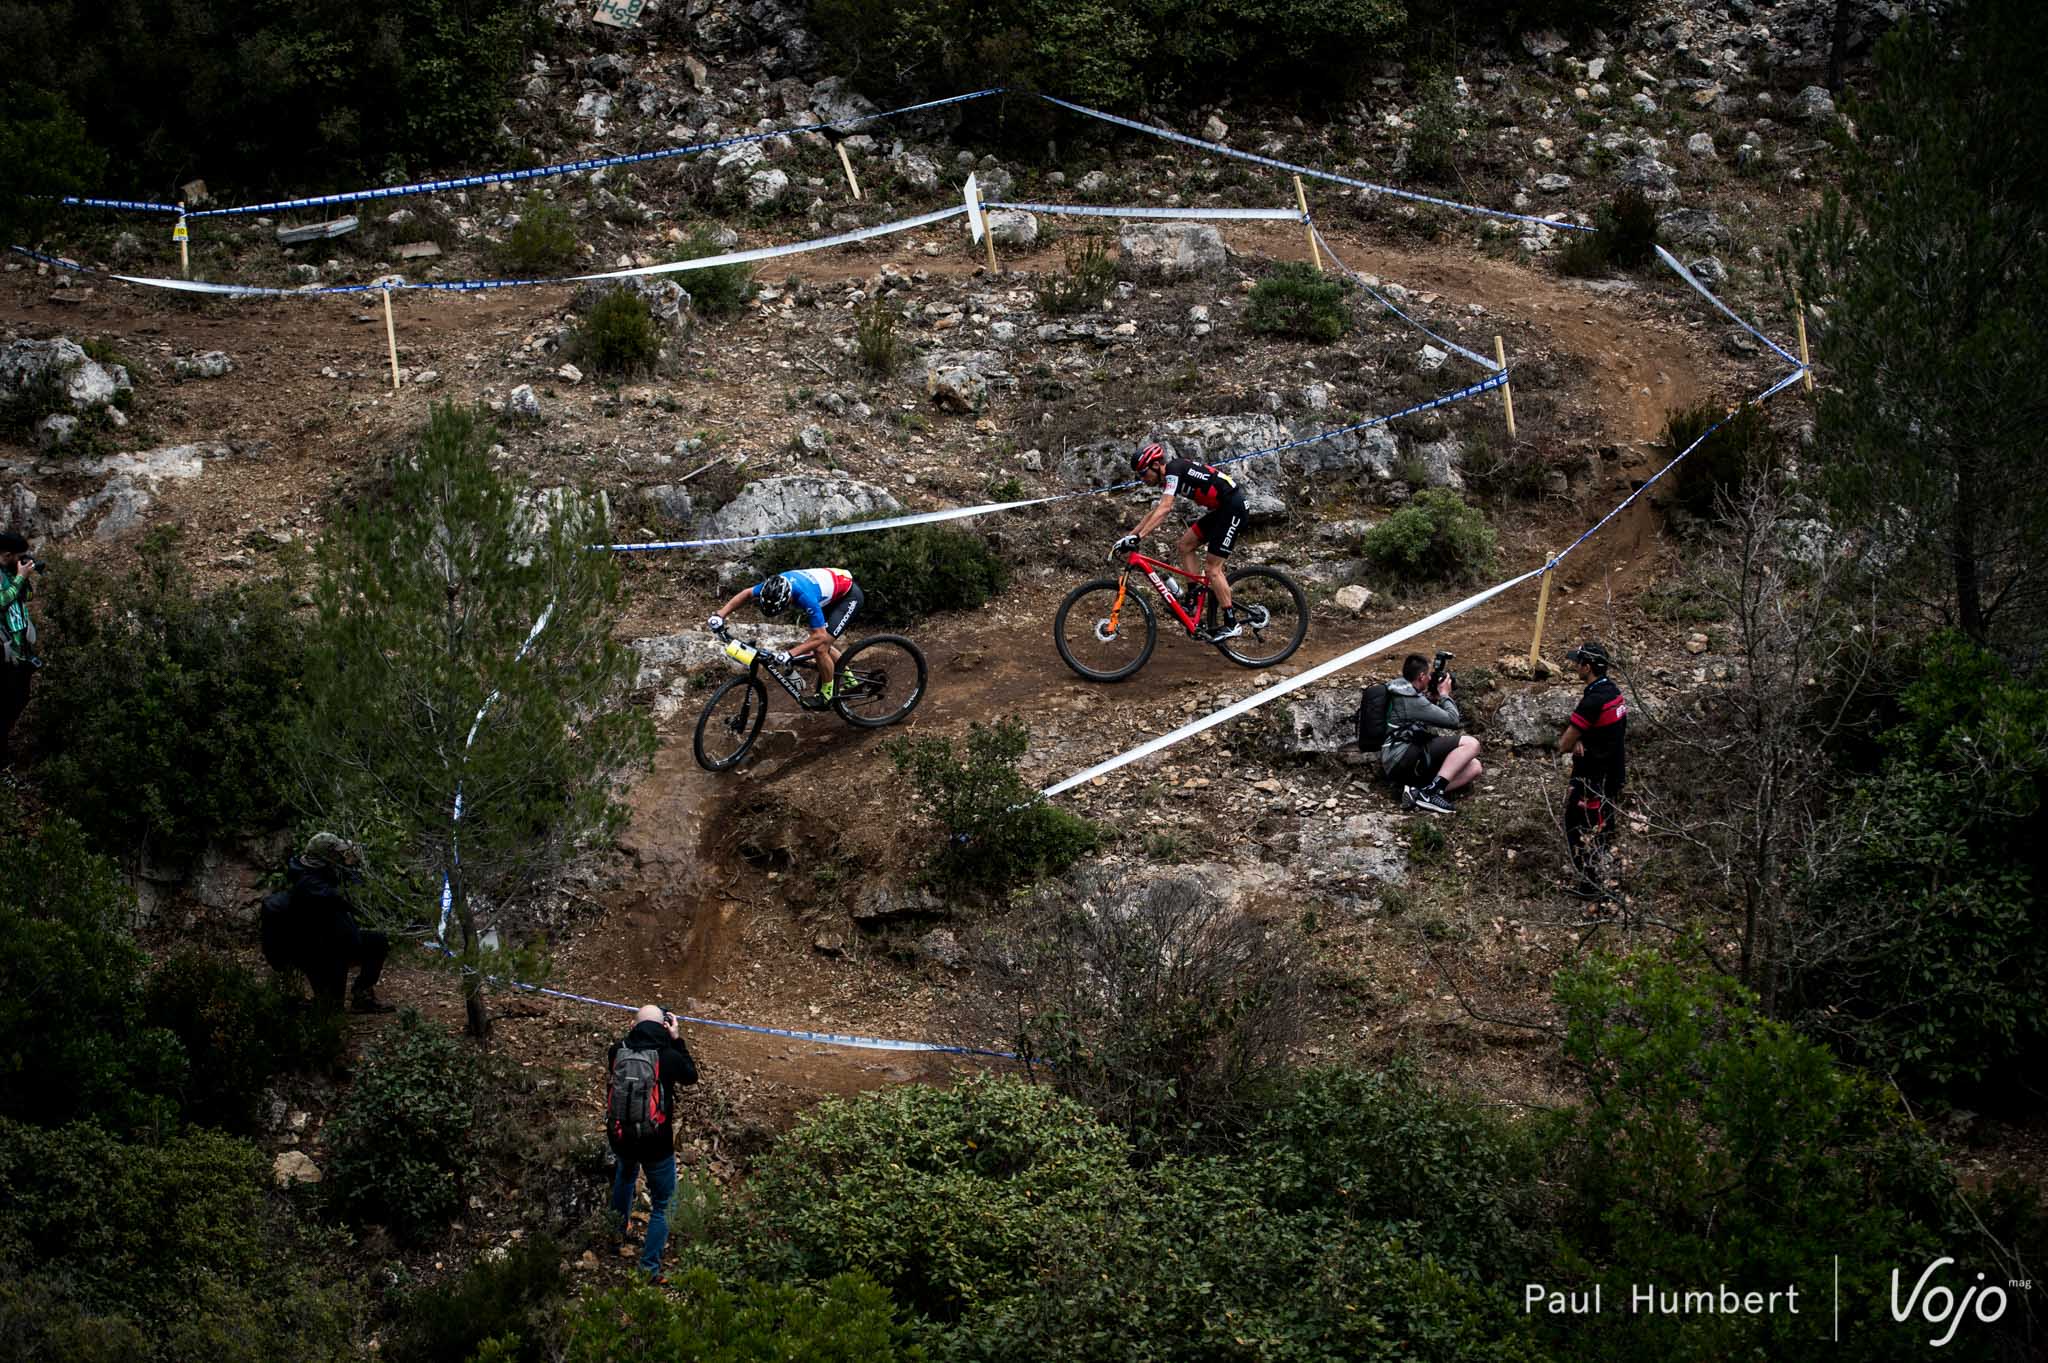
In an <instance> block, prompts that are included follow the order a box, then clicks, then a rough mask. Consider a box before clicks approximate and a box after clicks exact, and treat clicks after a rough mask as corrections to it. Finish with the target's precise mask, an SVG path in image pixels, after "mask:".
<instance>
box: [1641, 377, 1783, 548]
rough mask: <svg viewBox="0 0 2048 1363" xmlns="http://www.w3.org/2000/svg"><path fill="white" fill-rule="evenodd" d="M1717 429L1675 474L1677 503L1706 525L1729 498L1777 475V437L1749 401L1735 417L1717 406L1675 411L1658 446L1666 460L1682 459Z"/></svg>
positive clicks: (1673, 483)
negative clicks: (1682, 453)
mask: <svg viewBox="0 0 2048 1363" xmlns="http://www.w3.org/2000/svg"><path fill="white" fill-rule="evenodd" d="M1717 425H1718V427H1719V429H1715V430H1714V433H1713V434H1712V435H1710V436H1707V438H1706V440H1705V441H1704V442H1703V443H1702V444H1701V445H1700V447H1699V448H1698V449H1695V450H1693V452H1692V453H1691V454H1688V455H1686V457H1685V461H1684V462H1683V463H1681V464H1680V465H1679V466H1678V467H1677V468H1675V469H1673V470H1671V475H1670V484H1671V496H1672V499H1673V500H1674V501H1675V502H1676V503H1677V504H1678V505H1679V506H1680V507H1681V508H1683V509H1684V510H1685V511H1686V512H1687V513H1689V514H1691V515H1693V516H1697V517H1698V518H1699V519H1701V520H1702V521H1718V520H1719V519H1720V518H1721V505H1722V499H1723V498H1726V497H1733V496H1736V495H1737V494H1739V493H1740V492H1741V491H1742V489H1743V487H1744V486H1745V485H1746V484H1748V483H1750V482H1752V481H1754V480H1756V479H1759V478H1768V477H1771V476H1772V475H1774V474H1775V473H1776V472H1777V435H1776V433H1775V432H1773V431H1772V430H1771V423H1770V421H1769V419H1768V418H1766V417H1765V416H1764V414H1763V410H1762V409H1761V408H1759V407H1758V406H1756V404H1754V403H1748V402H1746V403H1744V404H1742V406H1740V407H1738V408H1736V409H1735V411H1734V412H1733V413H1730V412H1727V411H1725V410H1723V409H1722V408H1719V407H1716V406H1714V405H1713V404H1712V403H1701V404H1700V405H1699V406H1696V407H1683V408H1680V409H1679V410H1677V411H1675V412H1673V413H1671V415H1670V416H1668V417H1666V418H1665V419H1664V438H1663V440H1662V442H1661V443H1660V444H1659V446H1658V448H1659V451H1660V452H1661V454H1662V456H1663V460H1664V461H1666V462H1668V461H1669V460H1671V459H1673V458H1675V457H1677V455H1678V454H1679V452H1680V451H1682V450H1684V449H1686V448H1688V447H1689V446H1691V445H1692V443H1693V442H1694V441H1695V440H1698V439H1699V438H1700V437H1701V436H1702V435H1705V434H1706V432H1707V431H1708V430H1709V429H1713V428H1714V427H1716V426H1717Z"/></svg>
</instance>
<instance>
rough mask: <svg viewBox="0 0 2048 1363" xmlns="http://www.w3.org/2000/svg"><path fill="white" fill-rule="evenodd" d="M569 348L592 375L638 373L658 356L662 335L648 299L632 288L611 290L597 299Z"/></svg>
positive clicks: (651, 364)
mask: <svg viewBox="0 0 2048 1363" xmlns="http://www.w3.org/2000/svg"><path fill="white" fill-rule="evenodd" d="M570 345H571V348H572V349H573V350H574V351H575V354H576V358H577V359H579V360H582V361H584V362H585V363H587V364H588V365H589V366H590V370H591V372H592V373H593V374H604V375H629V374H641V373H645V372H646V371H648V370H649V369H652V368H653V367H654V362H655V361H656V360H657V359H659V358H660V357H661V333H660V332H658V331H656V330H655V327H654V318H653V316H652V315H651V314H650V313H649V312H648V311H647V300H646V299H644V298H642V297H641V296H640V295H639V294H637V293H635V292H634V291H633V290H631V289H613V290H611V291H610V292H608V293H606V294H605V295H604V297H602V298H600V299H598V300H597V303H596V305H595V306H594V307H592V308H591V309H590V315H589V316H588V317H585V318H584V319H583V323H582V325H581V326H579V327H578V328H577V329H576V334H575V336H574V338H573V339H572V340H571V342H570Z"/></svg>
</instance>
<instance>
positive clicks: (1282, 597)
mask: <svg viewBox="0 0 2048 1363" xmlns="http://www.w3.org/2000/svg"><path fill="white" fill-rule="evenodd" d="M1110 562H1112V563H1118V564H1120V565H1121V569H1122V571H1120V572H1119V573H1118V574H1117V576H1115V577H1098V578H1096V579H1095V580H1093V581H1092V582H1083V583H1082V584H1081V585H1080V586H1078V587H1076V588H1074V590H1072V591H1071V592H1068V593H1067V599H1066V600H1064V601H1062V602H1060V609H1059V614H1057V615H1055V616H1054V617H1053V620H1052V638H1053V642H1054V643H1056V644H1058V645H1059V649H1060V656H1061V657H1062V658H1064V659H1066V660H1067V666H1068V667H1071V668H1073V669H1074V670H1075V671H1076V672H1078V673H1080V674H1081V675H1082V676H1084V677H1086V678H1087V679H1088V680H1089V681H1105V682H1110V681H1122V680H1123V679H1124V678H1125V677H1128V676H1130V675H1131V674H1132V673H1133V672H1136V671H1137V670H1138V669H1139V668H1141V667H1143V666H1144V665H1145V660H1146V659H1147V658H1150V657H1151V656H1152V649H1153V646H1154V645H1155V644H1157V643H1158V641H1159V622H1158V619H1157V618H1156V617H1155V615H1154V614H1153V611H1152V603H1151V602H1150V601H1147V600H1146V599H1145V594H1144V592H1143V591H1142V590H1141V591H1137V592H1133V591H1132V590H1131V589H1130V584H1131V570H1132V569H1136V570H1137V571H1139V572H1141V573H1143V574H1144V575H1145V577H1146V579H1147V580H1149V581H1150V582H1151V583H1152V586H1153V587H1154V589H1156V590H1157V591H1158V593H1159V598H1160V600H1162V601H1164V602H1165V603H1166V608H1167V609H1168V610H1170V611H1172V612H1173V613H1174V615H1175V616H1177V617H1178V618H1179V620H1180V622H1181V624H1182V626H1183V627H1185V628H1186V630H1187V632H1188V635H1189V637H1190V638H1195V639H1202V640H1203V642H1205V643H1206V642H1209V641H1208V640H1206V639H1204V638H1203V634H1204V633H1206V631H1208V630H1210V629H1214V628H1216V627H1217V622H1218V620H1219V619H1220V618H1221V616H1222V612H1221V611H1219V610H1218V609H1217V607H1216V601H1215V597H1214V594H1213V593H1211V592H1210V590H1209V584H1208V582H1207V581H1206V580H1205V579H1202V578H1198V577H1194V576H1192V575H1190V574H1188V573H1184V572H1182V571H1181V570H1180V569H1178V568H1176V567H1174V566H1173V565H1172V564H1170V563H1162V562H1160V561H1159V560H1158V559H1156V558H1147V557H1145V555H1143V554H1141V553H1139V552H1138V551H1137V550H1135V549H1133V550H1130V551H1129V552H1128V554H1126V553H1125V552H1123V551H1118V552H1114V553H1112V554H1111V555H1110ZM1161 573H1171V574H1172V575H1173V576H1175V577H1179V578H1186V579H1187V580H1188V582H1189V583H1191V584H1193V585H1194V597H1193V599H1192V601H1190V602H1188V603H1187V604H1185V605H1184V604H1183V603H1182V601H1181V599H1180V597H1179V596H1177V595H1176V594H1175V593H1174V590H1173V588H1171V587H1169V586H1167V584H1166V580H1165V579H1164V578H1162V577H1161V576H1160V574H1161ZM1230 597H1231V603H1232V604H1233V605H1234V606H1236V607H1237V619H1238V623H1240V624H1241V625H1243V626H1244V631H1243V632H1242V633H1241V634H1239V635H1238V636H1237V637H1236V638H1234V639H1225V640H1223V641H1222V642H1220V643H1218V644H1217V645H1216V650H1217V652H1219V653H1221V654H1222V655H1223V656H1224V657H1226V658H1228V659H1230V660H1231V661H1232V662H1234V663H1241V664H1243V665H1244V666H1245V667H1271V666H1273V664H1275V663H1279V662H1285V661H1286V660H1287V659H1288V658H1289V657H1291V656H1292V655H1293V653H1294V650H1295V649H1297V648H1300V647H1301V641H1302V639H1303V637H1304V636H1306V635H1307V634H1308V598H1307V597H1306V596H1303V595H1302V592H1301V588H1300V587H1298V586H1296V585H1295V583H1294V579H1293V578H1291V577H1289V576H1287V574H1285V573H1283V572H1281V571H1279V570H1278V569H1277V568H1239V569H1237V570H1236V571H1235V572H1233V573H1231V574H1230ZM1134 616H1135V618H1133V617H1134ZM1198 631H1199V632H1198Z"/></svg>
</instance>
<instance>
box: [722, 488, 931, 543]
mask: <svg viewBox="0 0 2048 1363" xmlns="http://www.w3.org/2000/svg"><path fill="white" fill-rule="evenodd" d="M902 509H903V503H901V502H899V501H897V500H896V499H895V498H894V497H892V496H890V495H889V493H888V492H887V491H886V490H885V489H883V488H879V487H876V486H874V485H873V484H871V483H860V482H855V481H854V480H853V479H851V478H812V477H791V478H763V479H760V480H758V481H756V482H752V483H749V484H747V485H746V486H745V487H743V488H741V489H740V493H739V495H738V496H737V497H734V498H733V499H732V500H731V501H730V502H727V503H726V504H725V505H724V506H723V507H720V508H719V509H718V510H717V511H716V512H714V513H712V514H711V515H710V516H708V517H706V518H705V522H704V530H705V533H706V535H707V536H709V537H712V538H720V537H725V536H736V535H771V534H775V533H777V532H779V531H783V530H798V529H803V528H805V527H807V526H819V525H837V524H840V523H841V522H845V521H857V520H866V519H869V518H871V517H877V516H885V515H891V514H893V513H895V512H898V511H901V510H902Z"/></svg>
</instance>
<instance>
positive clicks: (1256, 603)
mask: <svg viewBox="0 0 2048 1363" xmlns="http://www.w3.org/2000/svg"><path fill="white" fill-rule="evenodd" d="M1230 600H1231V604H1232V605H1233V606H1234V607H1236V610H1237V621H1238V623H1239V624H1240V625H1242V626H1243V627H1244V628H1243V629H1242V630H1241V631H1240V632H1239V633H1238V635H1237V637H1236V638H1234V639H1226V640H1224V641H1223V642H1222V643H1220V644H1218V645H1216V647H1217V648H1218V649H1220V650H1222V653H1223V656H1224V657H1226V658H1228V659H1230V660H1231V661H1232V662H1234V663H1241V664H1243V665H1244V666H1246V667H1271V666H1273V664H1275V663H1281V662H1285V661H1287V659H1289V658H1290V657H1292V656H1294V650H1295V649H1297V648H1300V647H1301V641H1302V640H1303V639H1305V638H1307V637H1308V597H1307V596H1305V595H1303V594H1302V590H1301V588H1300V587H1298V586H1296V585H1295V582H1294V579H1293V578H1291V577H1289V576H1288V575H1287V574H1285V573H1283V572H1281V571H1280V570H1279V569H1278V568H1240V569H1238V570H1237V571H1236V572H1234V573H1232V574H1231V575H1230Z"/></svg>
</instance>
